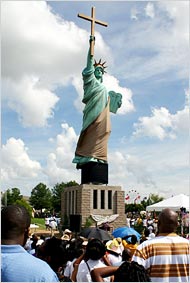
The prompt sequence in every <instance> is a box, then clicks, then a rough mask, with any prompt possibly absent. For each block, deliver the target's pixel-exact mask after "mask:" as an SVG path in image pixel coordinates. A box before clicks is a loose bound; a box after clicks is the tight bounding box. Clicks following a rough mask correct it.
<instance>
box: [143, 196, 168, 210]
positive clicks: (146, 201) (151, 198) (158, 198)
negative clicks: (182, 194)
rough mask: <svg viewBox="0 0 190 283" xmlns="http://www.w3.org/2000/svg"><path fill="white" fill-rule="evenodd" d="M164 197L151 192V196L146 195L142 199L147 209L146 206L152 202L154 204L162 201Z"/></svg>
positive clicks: (144, 208)
mask: <svg viewBox="0 0 190 283" xmlns="http://www.w3.org/2000/svg"><path fill="white" fill-rule="evenodd" d="M163 199H164V198H163V197H161V196H159V195H157V194H150V195H149V197H148V198H147V197H145V198H144V199H143V200H142V201H141V204H142V206H143V210H146V207H147V206H148V205H151V204H154V203H157V202H160V201H162V200H163Z"/></svg>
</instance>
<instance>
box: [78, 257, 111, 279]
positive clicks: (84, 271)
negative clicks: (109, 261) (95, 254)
mask: <svg viewBox="0 0 190 283" xmlns="http://www.w3.org/2000/svg"><path fill="white" fill-rule="evenodd" d="M87 263H88V265H89V268H90V271H91V270H92V269H94V268H98V267H106V265H105V264H104V263H103V262H102V261H101V260H100V259H98V260H92V259H89V260H88V261H87ZM104 281H105V282H110V277H106V278H104ZM77 282H92V278H91V275H90V272H89V269H88V266H87V264H86V262H85V261H84V260H82V261H81V263H80V264H79V267H78V272H77Z"/></svg>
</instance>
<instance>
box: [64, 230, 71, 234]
mask: <svg viewBox="0 0 190 283" xmlns="http://www.w3.org/2000/svg"><path fill="white" fill-rule="evenodd" d="M64 233H68V234H72V231H70V230H69V229H65V231H64Z"/></svg>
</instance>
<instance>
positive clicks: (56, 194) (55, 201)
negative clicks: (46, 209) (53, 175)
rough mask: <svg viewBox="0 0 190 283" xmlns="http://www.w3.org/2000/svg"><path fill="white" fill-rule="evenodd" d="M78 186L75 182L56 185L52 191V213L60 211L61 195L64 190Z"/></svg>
mask: <svg viewBox="0 0 190 283" xmlns="http://www.w3.org/2000/svg"><path fill="white" fill-rule="evenodd" d="M73 186H78V183H76V182H75V181H70V182H68V183H64V182H62V183H61V184H56V185H55V186H54V187H53V189H52V207H53V210H54V212H56V213H59V212H60V211H61V193H62V192H63V191H64V188H67V187H73Z"/></svg>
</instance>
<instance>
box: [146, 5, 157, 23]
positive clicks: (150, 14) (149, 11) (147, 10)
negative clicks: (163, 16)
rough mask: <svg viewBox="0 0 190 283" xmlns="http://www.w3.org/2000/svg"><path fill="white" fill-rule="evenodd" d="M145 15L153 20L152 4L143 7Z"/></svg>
mask: <svg viewBox="0 0 190 283" xmlns="http://www.w3.org/2000/svg"><path fill="white" fill-rule="evenodd" d="M145 14H146V16H148V17H150V18H152V19H153V18H154V16H155V14H154V4H153V3H148V4H147V5H146V7H145Z"/></svg>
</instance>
